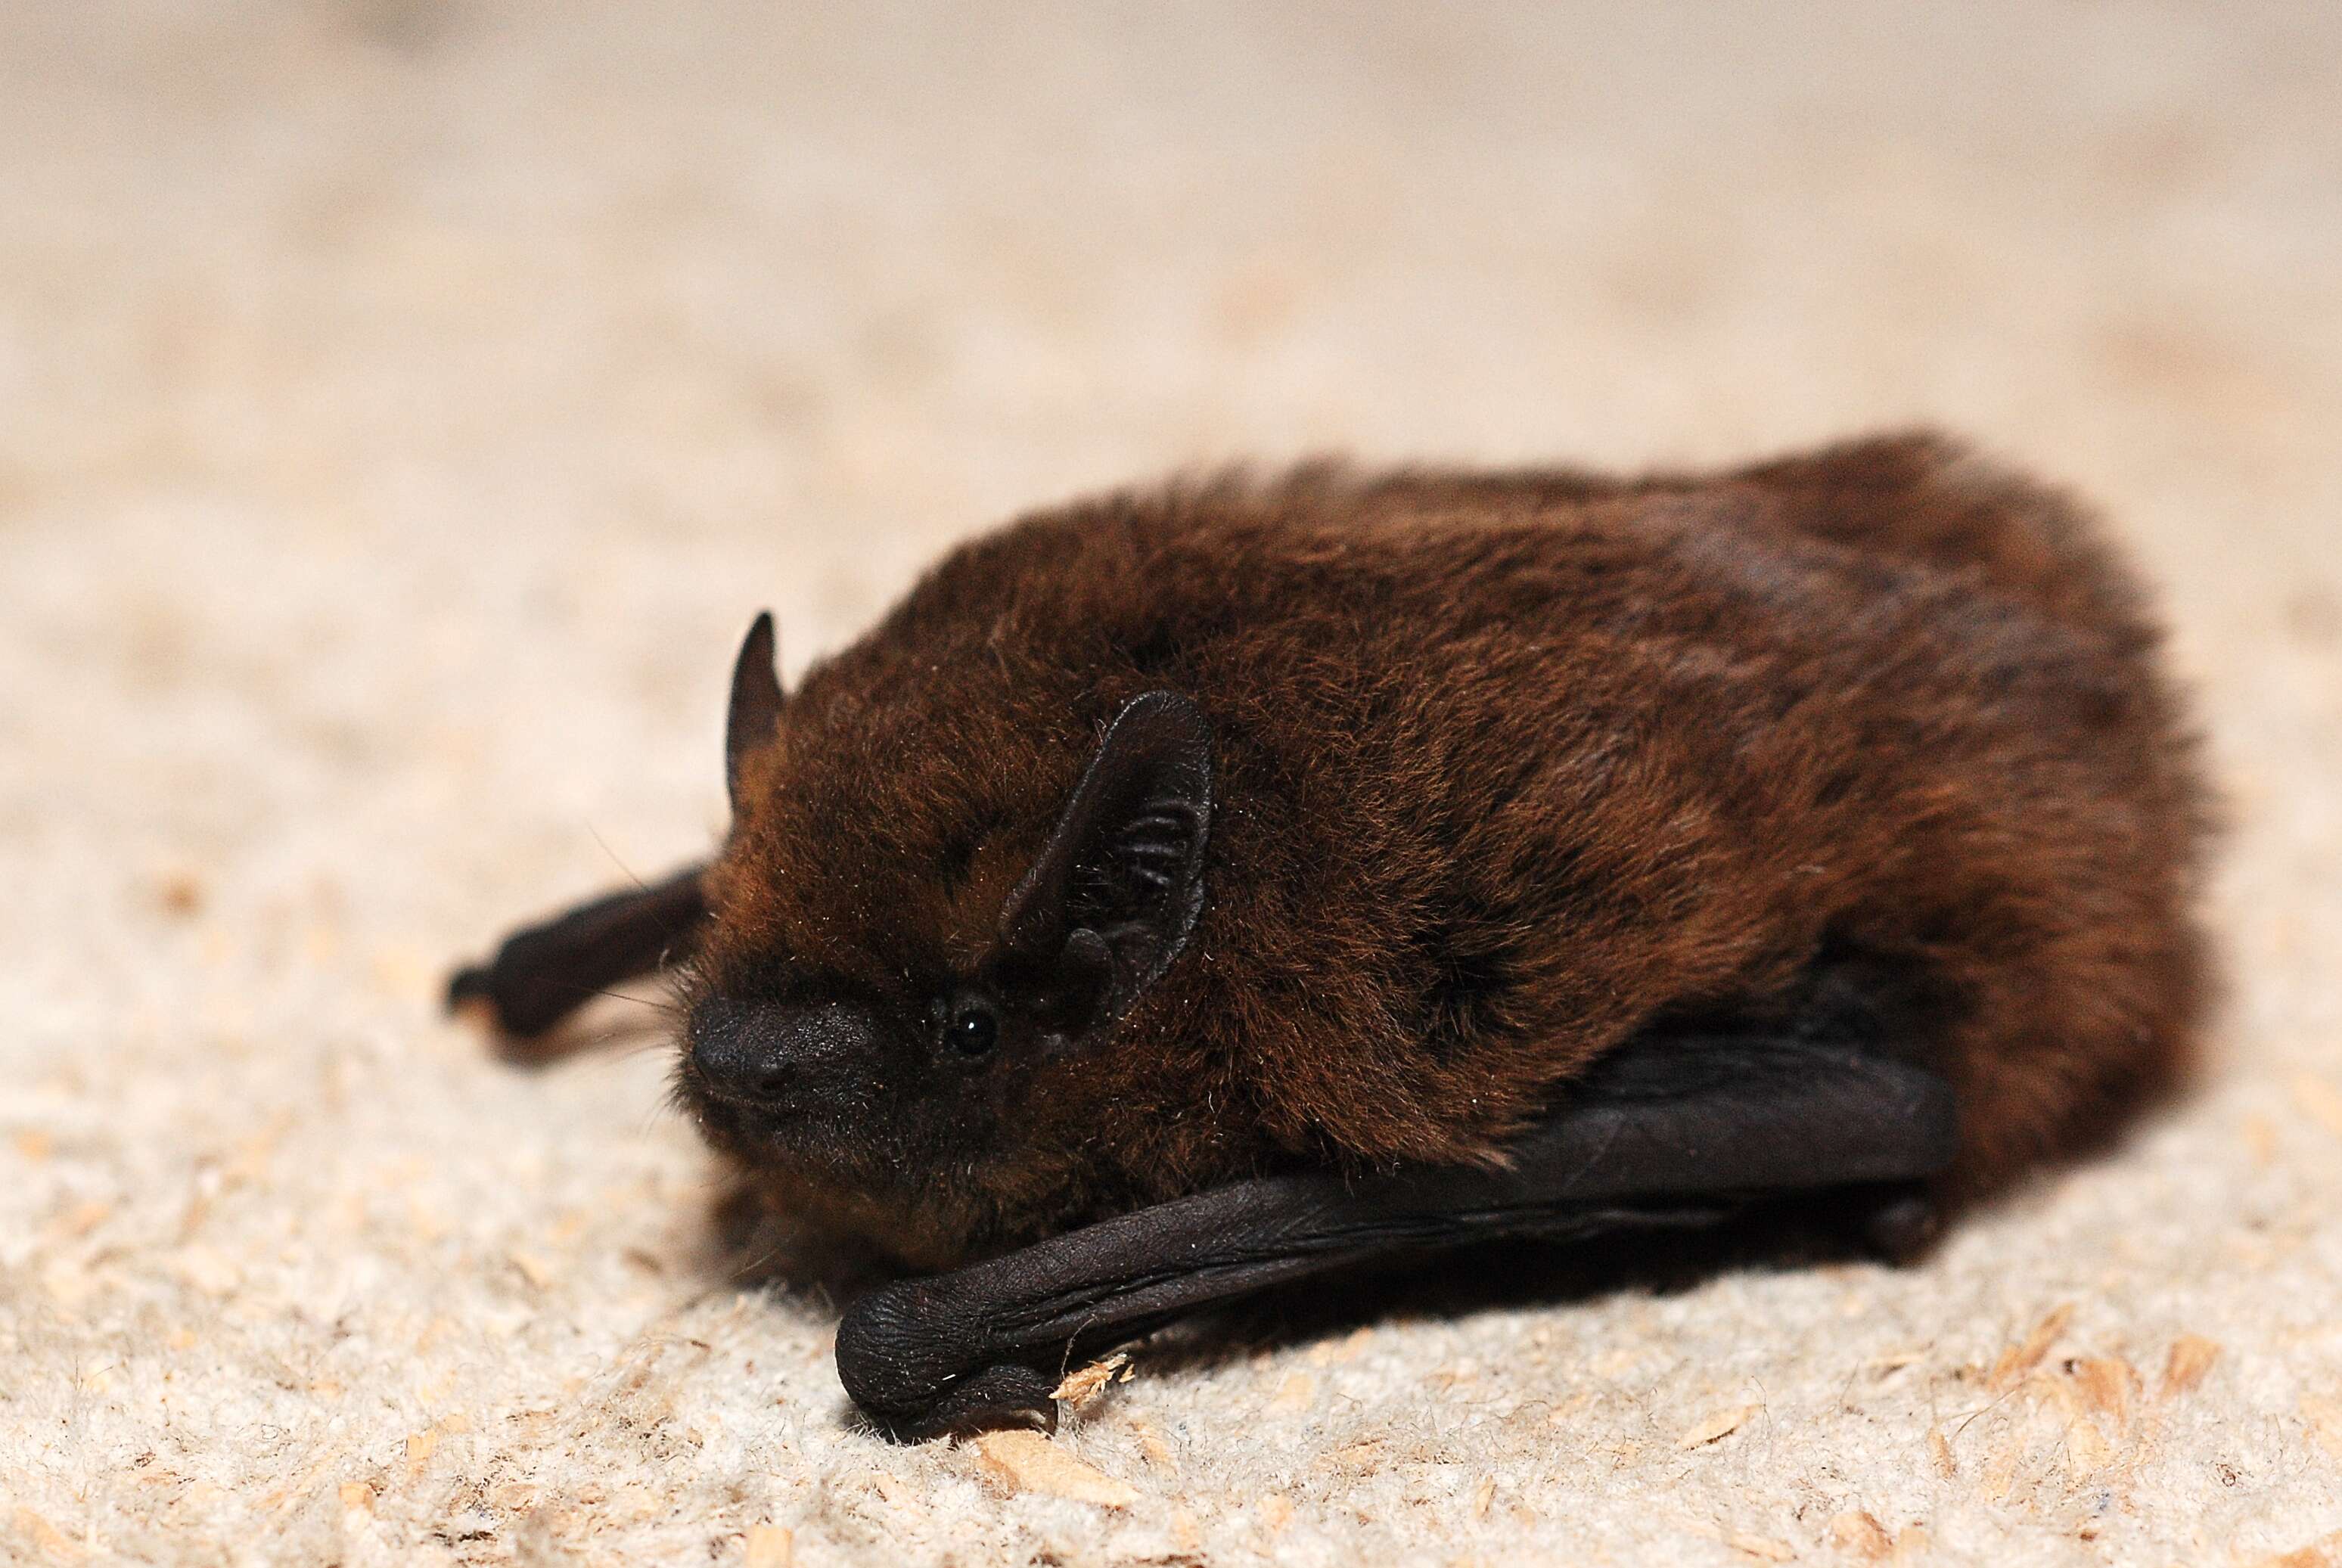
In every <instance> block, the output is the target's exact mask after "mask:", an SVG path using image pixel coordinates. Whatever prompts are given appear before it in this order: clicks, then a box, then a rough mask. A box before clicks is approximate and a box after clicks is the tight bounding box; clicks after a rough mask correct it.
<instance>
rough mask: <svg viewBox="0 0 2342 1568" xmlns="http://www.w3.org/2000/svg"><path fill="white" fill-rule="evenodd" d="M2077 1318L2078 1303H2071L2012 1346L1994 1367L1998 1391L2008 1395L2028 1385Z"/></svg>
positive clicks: (2043, 1320) (2036, 1325)
mask: <svg viewBox="0 0 2342 1568" xmlns="http://www.w3.org/2000/svg"><path fill="white" fill-rule="evenodd" d="M2073 1318H2074V1303H2071V1302H2067V1303H2063V1304H2061V1305H2059V1306H2057V1308H2055V1309H2053V1310H2052V1311H2051V1312H2050V1313H2049V1315H2048V1316H2047V1317H2045V1318H2043V1319H2042V1320H2041V1321H2040V1322H2039V1323H2036V1324H2034V1325H2033V1332H2032V1333H2029V1334H2027V1335H2026V1336H2025V1339H2024V1341H2023V1342H2022V1343H2018V1344H2016V1345H2012V1346H2010V1347H2009V1349H2008V1350H2007V1352H2005V1353H2003V1354H2002V1356H2001V1358H2000V1359H1999V1360H1998V1361H1997V1362H1995V1363H1993V1368H1992V1386H1993V1388H1994V1390H1995V1391H1996V1392H1998V1393H2006V1392H2007V1390H2009V1389H2012V1388H2014V1387H2016V1386H2017V1384H2018V1383H2022V1382H2023V1381H2025V1379H2026V1377H2027V1376H2028V1375H2029V1374H2030V1373H2032V1371H2033V1369H2034V1368H2035V1367H2037V1366H2039V1365H2040V1364H2041V1358H2042V1357H2044V1356H2046V1355H2047V1354H2048V1353H2049V1347H2050V1346H2051V1345H2053V1344H2055V1343H2057V1336H2058V1335H2059V1334H2061V1333H2065V1332H2066V1325H2067V1323H2071V1322H2072V1321H2073Z"/></svg>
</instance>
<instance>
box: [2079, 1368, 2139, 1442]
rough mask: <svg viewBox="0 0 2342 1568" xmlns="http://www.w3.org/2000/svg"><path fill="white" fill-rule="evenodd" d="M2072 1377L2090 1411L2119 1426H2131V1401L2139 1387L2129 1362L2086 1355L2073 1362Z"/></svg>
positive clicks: (2137, 1376)
mask: <svg viewBox="0 0 2342 1568" xmlns="http://www.w3.org/2000/svg"><path fill="white" fill-rule="evenodd" d="M2072 1375H2073V1379H2074V1386H2075V1387H2076V1389H2077V1390H2078V1391H2079V1393H2080V1394H2081V1396H2082V1402H2083V1403H2085V1404H2087V1406H2088V1407H2089V1408H2090V1409H2091V1410H2093V1411H2095V1412H2096V1413H2098V1414H2100V1415H2107V1416H2112V1417H2113V1418H2114V1419H2115V1422H2116V1423H2117V1425H2122V1426H2127V1425H2128V1424H2129V1423H2130V1405H2131V1400H2132V1398H2133V1397H2134V1396H2135V1395H2136V1394H2137V1393H2138V1391H2139V1386H2140V1385H2139V1375H2138V1373H2137V1371H2135V1370H2134V1369H2133V1368H2132V1366H2131V1364H2130V1363H2128V1362H2127V1361H2124V1360H2123V1359H2121V1358H2120V1357H2119V1356H2110V1355H2102V1356H2087V1357H2085V1358H2084V1359H2082V1360H2080V1361H2077V1362H2076V1363H2074V1367H2073V1373H2072Z"/></svg>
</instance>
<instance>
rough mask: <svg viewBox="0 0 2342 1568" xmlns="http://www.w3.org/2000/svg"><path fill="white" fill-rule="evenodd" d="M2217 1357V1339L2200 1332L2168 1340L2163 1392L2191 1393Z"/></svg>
mask: <svg viewBox="0 0 2342 1568" xmlns="http://www.w3.org/2000/svg"><path fill="white" fill-rule="evenodd" d="M2219 1359H2220V1346H2219V1344H2218V1343H2217V1342H2216V1341H2213V1340H2208V1339H2206V1338H2205V1337H2204V1336H2203V1335H2202V1334H2197V1333H2183V1334H2181V1335H2180V1336H2179V1337H2178V1338H2177V1339H2175V1340H2173V1341H2172V1342H2171V1353H2169V1354H2168V1355H2167V1356H2165V1357H2164V1358H2163V1396H2164V1397H2165V1398H2166V1399H2168V1398H2170V1397H2171V1396H2172V1395H2173V1394H2175V1393H2193V1392H2194V1391H2195V1388H2196V1385H2197V1384H2198V1383H2202V1382H2203V1381H2204V1379H2205V1377H2206V1375H2207V1374H2208V1373H2210V1372H2211V1370H2212V1363H2214V1362H2216V1361H2217V1360H2219Z"/></svg>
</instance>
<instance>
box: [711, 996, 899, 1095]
mask: <svg viewBox="0 0 2342 1568" xmlns="http://www.w3.org/2000/svg"><path fill="white" fill-rule="evenodd" d="M686 1038H687V1040H688V1042H689V1056H690V1063H691V1070H692V1074H693V1075H694V1076H695V1077H696V1078H697V1079H698V1080H699V1082H700V1084H701V1086H702V1087H704V1088H705V1089H706V1092H707V1093H708V1094H710V1095H711V1096H713V1097H714V1098H716V1099H717V1100H722V1101H725V1102H727V1103H729V1104H736V1105H746V1106H752V1107H754V1108H756V1109H757V1110H760V1111H791V1110H798V1111H811V1110H816V1109H818V1108H820V1107H821V1106H822V1105H825V1104H835V1103H836V1102H838V1101H840V1100H843V1099H846V1098H849V1097H851V1095H852V1093H853V1090H854V1087H855V1085H856V1083H857V1082H858V1081H859V1079H860V1077H861V1076H862V1074H864V1073H865V1072H866V1069H867V1067H868V1064H870V1062H871V1061H872V1060H873V1057H874V1054H875V1052H876V1046H877V1044H878V1040H877V1027H876V1021H875V1020H874V1019H872V1018H871V1017H870V1015H869V1014H867V1013H866V1012H865V1011H864V1010H862V1009H861V1008H858V1007H852V1006H847V1005H845V1004H836V1003H832V1004H825V1005H822V1006H816V1007H803V1006H787V1005H783V1004H777V1003H742V1002H736V1001H732V1000H730V999H728V998H725V997H721V996H711V997H708V998H707V999H706V1000H705V1001H703V1002H702V1003H700V1004H699V1005H698V1006H696V1007H695V1008H693V1009H692V1014H691V1021H690V1024H689V1025H688V1027H687V1030H686Z"/></svg>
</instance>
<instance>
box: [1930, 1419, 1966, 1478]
mask: <svg viewBox="0 0 2342 1568" xmlns="http://www.w3.org/2000/svg"><path fill="white" fill-rule="evenodd" d="M1927 1458H1928V1459H1929V1460H1930V1461H1931V1462H1933V1463H1934V1464H1935V1466H1936V1473H1937V1474H1938V1475H1940V1476H1942V1477H1943V1478H1944V1479H1945V1480H1947V1481H1949V1480H1950V1479H1951V1478H1952V1477H1953V1476H1955V1475H1957V1474H1958V1473H1960V1467H1959V1466H1958V1465H1957V1464H1956V1463H1953V1462H1952V1444H1951V1440H1950V1439H1949V1438H1947V1437H1946V1436H1945V1435H1944V1429H1943V1428H1942V1427H1940V1426H1931V1427H1929V1428H1928V1429H1927Z"/></svg>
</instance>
